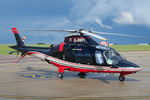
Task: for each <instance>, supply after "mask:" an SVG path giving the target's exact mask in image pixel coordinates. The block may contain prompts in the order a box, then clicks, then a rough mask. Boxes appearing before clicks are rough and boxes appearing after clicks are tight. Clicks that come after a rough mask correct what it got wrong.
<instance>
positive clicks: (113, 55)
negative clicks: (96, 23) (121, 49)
mask: <svg viewBox="0 0 150 100" xmlns="http://www.w3.org/2000/svg"><path fill="white" fill-rule="evenodd" d="M12 32H13V33H14V35H15V38H16V42H17V45H15V46H10V48H13V49H15V50H18V51H19V52H22V57H24V56H25V55H32V56H35V57H38V58H40V59H42V60H45V61H46V62H48V63H49V64H52V65H54V66H56V67H58V77H59V78H63V74H64V72H65V70H68V71H76V72H79V74H78V75H79V77H80V78H84V77H85V76H86V74H87V73H89V72H94V73H119V74H120V76H119V80H120V81H124V80H125V75H128V74H132V73H136V72H138V71H140V70H141V67H139V66H138V65H136V64H134V63H132V62H129V61H127V60H126V59H125V58H123V57H122V56H121V55H120V54H119V53H118V52H116V51H115V50H114V49H113V48H111V47H106V46H103V45H99V44H98V43H97V42H96V41H94V40H93V39H92V38H91V37H89V36H85V35H84V34H80V35H72V36H68V37H65V40H64V42H63V43H60V44H58V45H55V46H51V47H32V46H25V44H24V42H23V41H22V39H21V37H20V35H19V32H18V30H17V29H16V28H12Z"/></svg>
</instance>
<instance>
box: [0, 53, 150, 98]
mask: <svg viewBox="0 0 150 100" xmlns="http://www.w3.org/2000/svg"><path fill="white" fill-rule="evenodd" d="M121 54H122V55H123V56H125V57H126V58H127V59H128V60H130V61H132V62H134V63H136V64H138V65H140V66H142V67H143V70H142V71H141V72H138V73H137V74H132V75H127V76H126V80H125V82H119V81H118V74H114V75H111V74H102V73H89V74H88V75H87V77H86V78H85V79H80V78H78V75H77V74H78V73H77V72H67V71H66V72H65V74H64V79H63V80H59V79H58V78H57V68H56V67H54V66H52V65H49V64H47V63H46V62H42V61H40V60H39V59H36V58H33V57H26V58H24V59H23V60H22V61H21V62H19V63H14V62H15V61H16V60H17V59H18V57H17V56H14V55H13V56H3V55H0V100H10V99H11V100H16V99H18V100H20V99H25V100H49V99H61V100H63V99H64V100H66V99H89V100H90V99H95V100H98V99H101V100H128V99H131V100H137V99H138V100H139V99H140V100H150V51H138V52H121Z"/></svg>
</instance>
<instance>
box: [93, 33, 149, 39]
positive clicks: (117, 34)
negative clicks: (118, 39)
mask: <svg viewBox="0 0 150 100" xmlns="http://www.w3.org/2000/svg"><path fill="white" fill-rule="evenodd" d="M92 33H98V34H104V35H116V36H126V37H134V38H144V39H150V37H144V36H136V35H127V34H119V33H107V32H95V31H92Z"/></svg>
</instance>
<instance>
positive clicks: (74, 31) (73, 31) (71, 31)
mask: <svg viewBox="0 0 150 100" xmlns="http://www.w3.org/2000/svg"><path fill="white" fill-rule="evenodd" d="M19 31H50V32H68V33H76V32H77V31H76V30H42V29H37V30H24V29H19Z"/></svg>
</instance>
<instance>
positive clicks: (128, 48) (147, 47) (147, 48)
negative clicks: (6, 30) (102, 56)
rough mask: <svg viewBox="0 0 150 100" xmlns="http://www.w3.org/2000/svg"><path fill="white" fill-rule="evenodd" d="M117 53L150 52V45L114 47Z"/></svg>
mask: <svg viewBox="0 0 150 100" xmlns="http://www.w3.org/2000/svg"><path fill="white" fill-rule="evenodd" d="M111 47H112V48H114V49H116V50H117V51H150V45H113V46H111Z"/></svg>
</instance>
